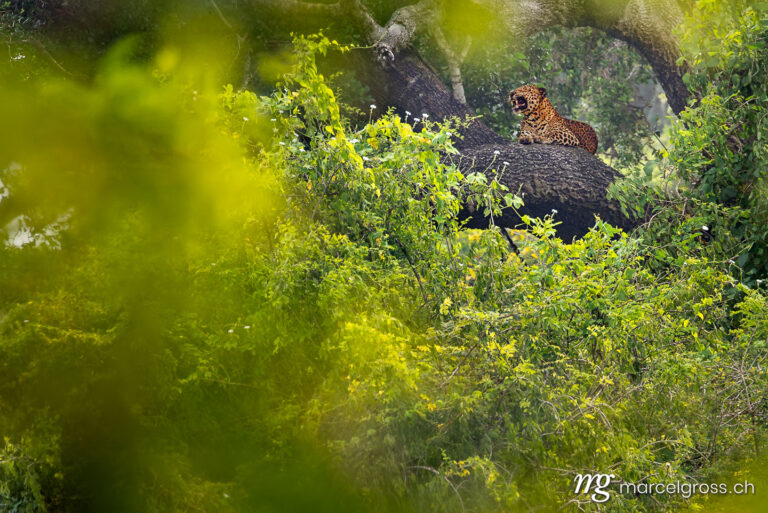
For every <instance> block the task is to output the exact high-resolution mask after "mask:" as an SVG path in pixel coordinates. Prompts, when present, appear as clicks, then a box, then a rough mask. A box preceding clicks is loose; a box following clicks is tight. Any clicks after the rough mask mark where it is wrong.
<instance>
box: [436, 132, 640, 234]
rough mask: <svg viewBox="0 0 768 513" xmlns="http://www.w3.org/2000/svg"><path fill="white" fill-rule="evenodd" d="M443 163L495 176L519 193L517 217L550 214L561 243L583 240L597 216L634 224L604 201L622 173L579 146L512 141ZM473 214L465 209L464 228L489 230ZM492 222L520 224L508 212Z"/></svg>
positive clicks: (629, 225)
mask: <svg viewBox="0 0 768 513" xmlns="http://www.w3.org/2000/svg"><path fill="white" fill-rule="evenodd" d="M496 152H498V154H497V153H496ZM446 160H448V161H451V162H453V163H455V164H457V165H458V166H459V167H460V169H462V172H464V173H465V174H466V173H471V172H481V173H484V174H486V175H487V176H489V178H490V177H493V176H496V177H497V180H498V181H499V182H500V183H501V184H503V185H505V186H507V188H508V189H509V191H510V192H513V193H515V192H517V191H518V190H519V191H520V194H521V195H522V196H523V201H524V202H525V206H524V207H523V208H522V209H520V210H519V214H520V215H528V216H531V217H543V216H545V215H547V214H554V217H555V220H556V221H558V222H560V223H561V224H560V225H558V226H557V234H558V236H560V237H561V238H562V239H563V240H566V241H570V240H571V239H573V238H574V237H581V236H583V235H584V234H585V233H587V231H588V230H589V228H590V227H592V226H593V225H594V224H595V216H599V217H600V219H602V220H603V221H607V222H609V223H610V224H612V225H614V226H617V227H619V228H623V229H625V230H629V229H631V228H633V227H634V225H635V224H636V223H635V222H633V221H632V220H630V219H627V218H626V217H625V216H624V215H623V214H622V212H621V208H620V206H619V204H618V203H617V202H615V201H609V200H608V199H607V198H606V190H607V188H608V186H609V185H610V184H611V183H613V181H614V180H616V178H618V177H619V176H620V175H619V174H618V173H617V172H616V171H614V170H613V169H612V168H610V167H609V166H607V165H605V164H603V162H601V161H600V160H598V159H596V158H595V157H593V156H592V155H591V154H590V153H589V152H587V151H586V150H583V149H581V148H571V147H566V146H551V145H543V144H531V145H522V144H519V143H516V142H513V143H507V144H503V145H496V144H491V145H486V146H480V147H476V148H471V149H467V150H464V151H462V152H461V155H452V156H450V157H449V158H447V159H446ZM476 210H477V209H475V208H472V207H471V206H470V207H467V208H465V212H464V213H463V215H465V216H468V217H470V218H471V219H470V222H469V224H468V226H469V227H471V228H487V227H488V225H489V222H490V220H489V219H488V218H485V217H484V216H483V215H482V213H481V212H477V211H476ZM493 222H494V224H495V225H496V226H502V227H506V228H514V227H516V226H519V225H520V224H521V221H520V218H519V217H518V216H517V215H516V214H515V213H514V212H513V211H511V210H509V209H508V210H507V211H506V213H505V214H504V216H503V217H501V218H497V219H494V220H493Z"/></svg>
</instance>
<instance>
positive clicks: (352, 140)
mask: <svg viewBox="0 0 768 513" xmlns="http://www.w3.org/2000/svg"><path fill="white" fill-rule="evenodd" d="M349 142H351V143H352V144H357V143H359V142H360V141H359V140H358V139H355V138H352V139H350V140H349Z"/></svg>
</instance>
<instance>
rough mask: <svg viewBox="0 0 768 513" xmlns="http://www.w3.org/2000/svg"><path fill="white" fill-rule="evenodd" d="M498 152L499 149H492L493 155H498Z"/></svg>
mask: <svg viewBox="0 0 768 513" xmlns="http://www.w3.org/2000/svg"><path fill="white" fill-rule="evenodd" d="M499 153H501V152H500V151H499V150H493V154H494V155H498V154H499Z"/></svg>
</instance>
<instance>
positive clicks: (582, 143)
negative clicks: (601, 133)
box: [509, 84, 597, 153]
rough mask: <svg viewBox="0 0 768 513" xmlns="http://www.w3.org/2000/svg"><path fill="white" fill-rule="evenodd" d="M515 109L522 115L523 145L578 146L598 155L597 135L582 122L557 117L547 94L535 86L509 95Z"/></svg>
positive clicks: (526, 86) (523, 87)
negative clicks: (535, 143)
mask: <svg viewBox="0 0 768 513" xmlns="http://www.w3.org/2000/svg"><path fill="white" fill-rule="evenodd" d="M509 102H510V103H511V104H512V109H513V110H514V111H515V112H516V113H519V114H522V115H523V123H522V125H521V126H520V137H519V138H518V139H517V140H518V141H519V142H520V143H522V144H531V143H534V142H537V143H542V144H561V145H563V146H578V147H579V148H584V149H585V150H587V151H588V152H590V153H595V152H596V151H597V134H595V131H594V129H593V128H592V127H591V126H589V125H588V124H586V123H582V122H581V121H573V120H570V119H566V118H564V117H562V116H561V115H560V114H558V113H557V111H556V110H555V108H554V107H553V106H552V104H551V103H550V102H549V99H548V98H547V90H546V89H544V88H543V87H536V86H534V85H529V84H527V85H524V86H520V87H518V88H517V89H515V90H514V91H512V92H511V93H509Z"/></svg>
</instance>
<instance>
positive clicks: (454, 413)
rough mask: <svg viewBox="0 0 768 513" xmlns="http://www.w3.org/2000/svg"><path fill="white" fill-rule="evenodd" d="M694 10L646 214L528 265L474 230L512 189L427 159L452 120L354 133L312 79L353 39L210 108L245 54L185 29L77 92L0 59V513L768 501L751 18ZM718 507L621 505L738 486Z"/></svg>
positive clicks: (764, 263)
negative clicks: (663, 486)
mask: <svg viewBox="0 0 768 513" xmlns="http://www.w3.org/2000/svg"><path fill="white" fill-rule="evenodd" d="M736 4H738V7H739V9H735V8H734V5H736ZM697 9H698V10H697V11H696V13H697V14H696V16H692V17H690V18H688V19H687V20H686V23H685V25H684V26H683V27H681V38H682V44H683V50H684V51H685V58H686V62H687V64H688V65H689V66H691V69H690V72H689V73H688V75H687V77H688V78H687V80H688V83H689V85H690V87H691V89H692V90H693V91H695V92H696V93H697V95H698V97H697V98H695V99H694V100H692V102H691V106H690V107H689V108H688V109H687V110H686V111H685V112H684V114H683V115H682V116H681V118H680V119H679V120H677V121H676V122H675V123H674V125H673V126H672V127H671V128H670V129H669V133H668V134H666V135H665V137H666V138H668V143H667V147H666V149H664V150H662V151H661V152H659V153H658V154H655V155H654V156H653V157H652V159H651V160H650V161H648V162H647V163H645V162H644V163H643V165H642V166H641V165H635V166H632V165H628V166H627V168H626V169H625V171H626V174H627V176H628V178H627V179H626V180H624V181H623V182H621V183H619V184H617V185H616V187H615V188H614V189H613V191H612V194H613V195H614V196H615V197H617V198H620V199H621V201H622V202H623V205H624V207H625V208H626V210H627V211H628V212H637V213H639V214H641V215H647V216H648V222H647V223H645V224H644V225H643V226H642V227H641V228H639V229H638V230H637V231H636V232H634V233H632V234H627V233H622V232H620V231H619V230H617V229H615V228H613V227H611V226H609V225H607V224H605V223H602V222H601V221H600V220H597V222H596V224H595V226H594V228H593V229H592V230H591V231H590V233H589V234H588V235H587V236H586V237H584V238H582V239H580V240H576V241H572V242H570V243H569V242H568V241H565V242H564V241H561V240H559V239H558V238H556V236H555V229H554V228H555V226H556V223H557V212H554V211H553V212H552V213H551V215H549V216H547V217H545V218H543V219H530V218H524V219H523V225H522V226H521V228H524V230H519V231H516V232H513V233H512V237H513V238H514V240H515V246H516V247H515V248H514V250H513V248H512V247H511V246H510V243H509V242H508V241H507V239H506V238H505V237H504V236H503V234H502V231H501V229H500V228H498V227H496V226H494V224H493V219H494V217H498V215H499V214H500V213H501V212H502V210H503V209H515V208H519V206H520V205H521V201H523V200H524V198H523V199H521V198H519V197H518V196H517V195H516V194H515V191H508V190H505V189H504V188H503V187H502V186H501V185H500V184H499V183H498V182H496V181H495V180H492V179H491V178H489V176H490V177H492V176H493V173H473V174H467V175H466V176H465V175H464V174H462V173H461V172H460V171H459V170H458V169H456V168H454V167H451V166H447V165H445V164H444V163H443V162H442V161H441V154H444V153H452V152H456V150H455V148H454V146H453V141H454V135H453V134H454V132H455V130H456V127H457V125H458V124H460V123H461V122H462V121H460V120H453V121H449V122H446V123H438V122H433V121H432V120H429V119H428V118H427V120H426V123H425V124H424V125H423V129H422V128H421V126H422V125H420V128H419V129H418V130H414V128H413V126H412V125H411V122H412V121H413V120H412V118H411V117H410V116H413V117H420V118H423V114H422V113H413V114H411V115H410V116H409V117H407V118H405V119H403V118H400V117H399V116H397V115H394V114H391V113H382V112H380V111H382V110H384V107H385V106H376V105H370V106H369V107H367V108H366V110H367V111H368V112H365V113H363V114H362V118H363V119H365V120H364V121H362V122H361V121H360V119H361V115H360V113H359V112H358V113H355V110H354V109H352V108H350V107H349V106H344V105H341V104H340V102H339V101H338V99H337V98H338V95H337V92H335V91H334V83H339V82H338V81H337V82H330V81H329V80H328V79H327V78H326V77H325V76H324V75H323V74H322V73H320V72H319V71H318V66H320V65H327V63H326V64H322V62H323V59H324V58H325V56H327V55H329V54H332V55H340V54H346V53H348V52H351V51H354V50H352V49H350V47H348V46H344V45H342V44H339V43H337V42H336V41H332V40H329V39H328V38H326V37H324V36H322V35H313V36H297V37H296V38H295V40H294V41H293V43H292V50H291V53H290V54H278V55H276V56H274V57H273V58H272V59H268V60H265V62H266V63H265V64H263V67H262V70H265V71H263V75H264V76H265V77H268V76H273V77H275V80H276V83H272V85H271V86H270V92H269V94H265V95H263V96H259V95H257V94H254V93H253V92H250V91H248V90H246V89H243V90H238V88H236V87H233V86H226V87H222V85H221V82H222V77H225V76H227V73H228V70H227V69H225V68H226V62H223V60H222V59H221V58H220V57H221V55H222V54H227V55H229V54H230V53H234V52H236V49H235V48H234V47H230V46H227V42H226V41H228V40H227V39H226V38H217V37H216V34H212V35H211V34H210V31H205V30H202V28H201V27H204V26H205V23H204V22H200V23H199V24H197V25H194V26H193V28H194V30H197V32H195V34H196V36H197V37H195V38H192V37H184V34H178V33H174V34H171V35H170V36H168V37H167V38H166V39H163V38H162V37H161V36H158V40H159V41H160V42H158V43H157V47H156V48H155V49H154V50H152V51H149V50H148V45H147V43H146V41H142V40H138V39H132V38H127V39H123V40H121V41H119V42H117V43H115V44H113V45H111V46H110V50H109V52H108V54H107V55H106V56H104V57H102V58H101V59H100V60H99V64H98V67H97V69H96V71H95V72H93V74H92V76H89V79H88V80H81V79H80V78H77V77H71V76H68V75H66V73H59V72H56V70H55V68H56V67H57V64H51V62H50V60H51V59H52V57H50V54H48V57H46V54H45V53H44V52H40V53H37V54H36V56H33V55H32V54H22V53H18V54H13V55H11V59H10V60H9V61H8V62H5V63H4V64H2V70H1V71H2V73H3V80H2V82H1V83H0V88H2V89H1V90H0V111H2V112H3V115H4V119H3V122H2V123H0V141H2V142H1V143H0V167H2V168H3V171H2V174H0V180H1V181H2V186H0V226H3V227H4V228H3V230H2V232H0V234H1V235H2V236H3V239H6V240H8V241H9V243H7V244H3V245H2V246H1V247H0V435H1V436H2V445H1V446H0V510H2V511H13V512H37V511H95V512H96V511H98V512H100V511H116V512H121V511H125V512H133V511H137V512H138V511H141V512H146V511H233V512H235V511H265V512H269V511H275V512H291V511H296V512H299V511H301V512H305V511H318V512H319V511H329V512H342V511H398V512H399V511H442V512H460V511H475V512H491V511H555V510H557V509H558V508H561V507H563V506H564V505H567V506H566V510H568V508H570V510H576V509H577V508H579V507H581V508H585V509H589V510H594V509H595V508H596V507H597V506H596V505H595V504H593V503H591V502H590V500H589V497H588V496H577V495H575V494H574V493H573V489H574V487H573V482H572V480H573V476H574V475H575V474H577V473H582V472H583V473H591V472H610V473H613V474H615V475H617V476H620V477H621V479H622V480H624V481H627V482H641V481H649V482H664V483H667V482H674V481H675V480H681V481H687V482H694V481H695V482H717V481H727V482H730V481H731V480H736V479H744V478H745V476H746V478H748V479H749V480H751V481H753V482H755V483H756V486H757V487H758V494H759V493H761V492H762V493H764V488H765V486H768V481H766V480H765V476H763V477H762V478H763V480H762V481H761V480H760V478H761V476H760V474H759V472H752V470H754V469H756V468H757V467H758V466H759V464H760V463H761V462H763V463H764V456H761V455H762V454H764V452H765V448H764V447H765V442H766V434H767V432H766V420H768V405H767V404H766V393H767V392H768V375H767V374H766V367H765V365H766V364H765V359H766V356H768V347H767V345H766V344H767V342H768V301H767V300H766V295H765V285H764V284H763V280H764V279H766V278H767V277H766V274H767V273H768V253H766V251H768V246H767V244H768V242H767V241H768V232H766V230H768V228H766V226H768V223H766V216H768V204H767V203H766V201H767V199H766V198H767V196H766V190H765V170H766V164H767V163H768V155H767V154H766V149H765V136H766V125H767V124H768V121H767V120H766V115H765V113H766V108H767V107H768V82H766V80H765V78H766V76H768V69H766V67H768V10H766V9H765V7H764V6H763V7H760V6H759V5H753V6H749V5H748V4H747V3H745V2H736V3H733V2H732V3H727V4H726V3H719V2H712V1H707V0H702V1H700V2H698V5H697ZM702 14H706V15H707V17H706V18H704V17H702ZM15 16H17V15H15V14H14V15H11V14H7V15H6V16H5V17H4V18H3V20H4V23H5V25H4V30H6V31H11V32H12V31H23V32H24V33H25V34H28V33H29V32H26V31H33V30H34V27H32V26H30V25H27V24H28V23H29V21H28V18H24V19H23V20H21V18H16V17H15ZM705 19H706V20H707V21H706V22H705V21H704V20H705ZM18 20H21V21H18ZM17 22H18V23H21V26H19V25H14V24H15V23H17ZM15 33H18V32H15ZM205 34H208V35H210V36H211V37H210V38H208V37H205ZM588 35H589V34H588ZM550 36H552V37H553V39H546V37H549V36H541V37H542V38H544V39H540V40H538V41H535V42H533V43H532V46H533V47H534V49H535V48H539V49H541V48H542V47H543V48H545V49H546V51H553V52H554V53H555V54H556V55H561V56H563V55H567V54H568V52H565V51H561V52H560V53H558V52H557V51H556V47H557V42H558V41H561V40H562V39H558V38H562V37H566V36H563V35H562V34H559V33H555V34H554V35H552V34H550ZM568 37H574V36H573V35H571V36H568ZM589 37H595V38H597V36H595V35H589ZM601 37H602V36H601ZM598 39H599V38H598ZM601 41H602V40H600V41H597V42H596V43H595V44H603V43H604V41H602V42H601ZM593 42H594V41H593ZM150 47H151V46H150ZM552 47H555V50H552ZM152 48H154V47H152ZM625 50H626V49H620V50H619V51H620V52H624V51H625ZM532 51H533V50H532ZM46 53H47V52H46ZM49 57H50V58H49ZM563 58H565V57H563ZM622 58H627V59H628V58H629V57H627V56H626V54H625V53H619V54H618V57H617V58H616V62H618V63H619V64H617V66H618V68H619V69H626V68H624V67H622V66H628V67H629V69H631V66H629V64H627V62H628V61H627V62H624V61H622V60H621V59H622ZM30 61H34V62H30ZM543 61H544V59H543V58H542V61H541V62H543ZM595 65H597V64H595ZM46 66H47V68H46ZM542 66H544V64H542ZM520 72H521V71H520ZM646 73H647V71H646ZM577 78H578V77H576V78H574V77H569V80H571V81H572V83H573V84H576V80H577ZM265 80H267V79H266V78H265ZM604 80H606V81H610V77H605V78H604ZM566 82H567V81H566ZM468 83H470V84H471V79H470V81H469V82H468ZM261 87H263V85H262V86H261ZM482 87H483V86H482V84H478V85H477V87H474V86H472V87H470V88H468V90H469V95H470V97H472V95H481V94H482V93H483V89H482ZM573 87H576V86H575V85H573ZM619 87H621V88H623V89H622V91H624V94H628V92H627V91H628V90H629V89H628V88H629V86H628V85H627V84H626V83H623V84H621V85H620V86H616V89H611V91H614V92H615V91H616V90H618V88H619ZM597 89H599V90H600V91H601V94H604V96H603V98H607V97H608V95H607V94H605V90H604V89H602V88H600V87H598V88H597ZM587 107H588V106H587ZM587 107H585V106H584V104H581V107H579V106H578V105H577V104H576V103H575V102H574V103H573V104H572V105H571V106H570V107H568V108H573V109H578V108H584V112H588V111H589V109H588V108H587ZM345 113H346V114H345ZM489 114H491V113H490V112H489ZM504 115H508V113H507V114H504ZM504 115H502V114H499V115H498V116H496V118H495V119H494V122H495V123H498V124H499V125H503V124H504V123H505V120H504ZM621 119H623V120H624V121H627V120H629V121H627V123H628V125H627V126H625V127H624V128H621V129H619V128H616V127H620V126H623V125H621V123H619V119H618V118H617V119H615V120H614V121H611V120H610V119H605V123H606V126H611V127H614V128H613V130H615V131H617V133H618V132H620V134H619V135H621V134H624V135H627V134H629V135H627V138H628V139H631V134H632V133H634V131H636V130H638V128H637V123H636V121H637V119H636V118H621ZM611 123H614V124H611ZM508 126H509V125H508ZM647 137H648V138H649V139H650V137H651V135H647ZM616 140H617V141H618V142H617V143H616V146H617V147H619V148H622V147H621V144H622V143H621V142H620V141H621V140H622V139H621V137H617V139H616ZM651 151H652V148H650V147H649V146H647V145H646V146H643V147H642V148H637V147H623V149H620V150H619V149H617V150H616V154H615V155H614V156H618V159H619V162H621V163H622V164H627V163H628V162H639V160H638V159H639V158H640V155H641V154H642V153H643V152H645V154H648V153H649V152H651ZM632 156H634V157H636V158H635V159H634V160H633V159H632V158H631V157H632ZM504 166H505V163H504V162H503V161H501V162H496V163H495V169H496V171H498V172H503V169H504ZM486 171H489V170H486ZM467 202H471V203H472V204H474V205H475V206H476V208H477V209H479V210H482V211H484V212H486V213H487V214H488V215H489V217H490V220H491V225H490V228H489V229H488V230H483V231H467V230H464V229H463V228H462V222H461V220H460V219H459V211H460V207H461V205H463V204H466V203H467ZM761 458H762V459H761ZM761 487H762V488H763V489H761ZM720 499H721V498H719V497H706V496H701V495H698V496H693V497H691V498H688V497H682V496H680V495H664V494H661V495H652V496H649V495H637V496H635V495H630V494H625V495H622V494H620V493H617V492H615V491H614V493H613V496H612V498H611V501H610V503H609V506H610V508H611V509H610V511H627V512H629V511H665V510H676V509H678V508H682V507H687V506H690V507H691V508H692V509H694V510H696V509H697V508H698V509H699V510H700V509H701V508H706V510H707V511H713V510H716V508H718V507H719V508H722V510H723V511H732V510H733V509H734V508H737V507H738V508H739V509H743V510H745V511H748V508H749V507H750V504H751V503H750V501H754V500H755V497H734V496H730V497H728V498H727V502H724V501H722V500H720ZM753 507H754V509H753V511H760V510H759V509H758V507H759V506H758V503H753Z"/></svg>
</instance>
